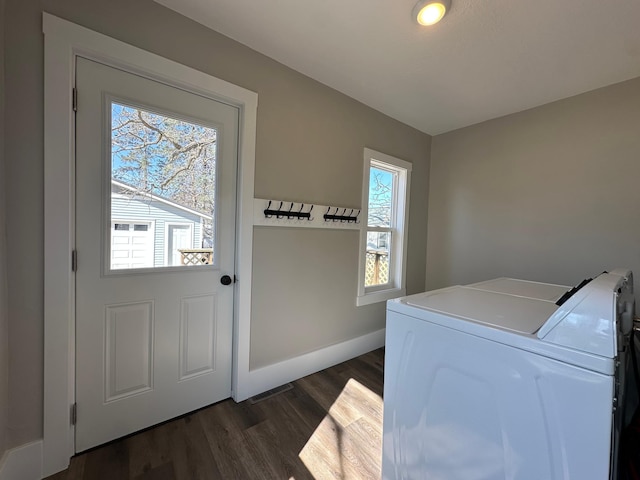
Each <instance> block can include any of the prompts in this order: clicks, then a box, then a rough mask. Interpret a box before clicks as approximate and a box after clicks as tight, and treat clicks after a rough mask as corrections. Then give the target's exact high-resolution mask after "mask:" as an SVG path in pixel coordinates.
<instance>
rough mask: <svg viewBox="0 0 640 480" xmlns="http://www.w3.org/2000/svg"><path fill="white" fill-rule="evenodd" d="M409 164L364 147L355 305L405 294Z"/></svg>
mask: <svg viewBox="0 0 640 480" xmlns="http://www.w3.org/2000/svg"><path fill="white" fill-rule="evenodd" d="M410 175H411V164H410V163H408V162H405V161H404V160H400V159H398V158H395V157H391V156H389V155H385V154H384V153H380V152H376V151H374V150H370V149H368V148H365V149H364V181H363V186H362V205H363V209H362V218H363V219H366V224H365V223H364V222H363V224H362V227H361V232H360V272H359V275H358V279H359V284H358V298H357V305H368V304H370V303H375V302H382V301H385V300H388V299H390V298H395V297H400V296H403V295H405V292H406V288H405V272H404V270H405V265H406V244H407V237H406V234H405V230H406V223H407V216H408V212H409V180H410Z"/></svg>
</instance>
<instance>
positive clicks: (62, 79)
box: [33, 12, 258, 476]
mask: <svg viewBox="0 0 640 480" xmlns="http://www.w3.org/2000/svg"><path fill="white" fill-rule="evenodd" d="M42 17H43V32H44V45H45V49H44V144H45V148H44V180H45V182H44V199H45V202H44V210H45V215H44V234H45V244H44V271H45V275H44V307H45V308H44V358H45V359H46V361H45V365H44V424H43V443H42V458H41V459H40V458H34V459H33V461H35V462H38V463H39V462H40V461H41V462H42V472H43V475H45V476H47V475H52V474H54V473H56V472H59V471H60V470H63V469H65V468H66V467H67V466H68V465H69V459H70V457H71V456H72V455H73V453H74V452H75V444H74V443H75V441H74V439H75V437H74V432H75V428H74V426H73V424H72V421H71V420H72V405H73V403H74V402H75V307H74V305H75V290H74V288H75V287H74V285H75V274H74V273H73V271H72V269H71V265H72V250H73V249H74V247H75V226H74V218H75V214H74V211H75V187H74V185H75V149H74V145H75V115H74V112H73V109H72V104H73V102H72V98H73V95H72V93H73V87H74V86H75V63H76V58H77V57H85V58H92V59H95V60H98V61H100V62H102V63H105V64H108V65H112V66H116V67H119V68H123V69H126V70H130V71H132V72H135V73H138V74H140V75H141V76H144V77H147V78H151V79H155V80H160V81H162V82H165V83H167V84H171V85H175V86H178V87H179V88H182V89H184V90H186V91H193V92H196V93H200V94H202V95H204V96H206V97H208V98H213V99H221V100H223V101H225V102H228V103H229V104H231V105H235V106H237V107H238V108H239V109H240V112H241V116H240V120H239V134H240V139H239V155H238V157H239V158H238V161H239V175H238V209H237V226H238V229H237V237H236V255H237V265H236V274H237V276H238V283H236V284H235V310H234V322H235V333H234V345H233V346H234V371H233V396H234V398H236V399H244V398H247V397H248V396H250V395H252V394H253V391H254V389H255V388H257V387H256V386H255V381H254V378H253V377H255V375H252V374H250V372H249V345H250V338H249V328H250V315H251V262H252V260H251V256H252V250H253V235H252V234H253V221H252V219H253V195H254V175H255V142H256V123H257V107H258V95H257V94H256V93H255V92H251V91H249V90H247V89H245V88H242V87H239V86H237V85H233V84H231V83H229V82H226V81H224V80H221V79H219V78H216V77H213V76H211V75H209V74H206V73H203V72H201V71H198V70H195V69H193V68H190V67H187V66H185V65H182V64H179V63H177V62H174V61H172V60H168V59H166V58H163V57H160V56H158V55H156V54H153V53H150V52H148V51H145V50H142V49H140V48H138V47H135V46H132V45H129V44H126V43H124V42H122V41H119V40H117V39H115V38H111V37H108V36H106V35H103V34H100V33H97V32H94V31H92V30H90V29H88V28H85V27H82V26H80V25H77V24H74V23H72V22H69V21H66V20H63V19H61V18H58V17H56V16H53V15H51V14H48V13H46V12H44V13H43V16H42ZM212 60H215V59H212Z"/></svg>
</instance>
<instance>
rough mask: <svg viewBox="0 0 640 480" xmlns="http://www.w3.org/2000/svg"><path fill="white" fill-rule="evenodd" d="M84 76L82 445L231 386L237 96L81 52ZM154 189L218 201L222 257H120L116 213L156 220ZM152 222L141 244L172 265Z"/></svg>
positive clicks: (218, 396)
mask: <svg viewBox="0 0 640 480" xmlns="http://www.w3.org/2000/svg"><path fill="white" fill-rule="evenodd" d="M76 82H77V84H76V86H77V90H78V110H77V114H76V139H77V140H76V142H77V145H76V202H75V204H76V249H77V254H78V263H77V272H76V401H77V424H76V451H78V452H79V451H83V450H86V449H88V448H91V447H93V446H96V445H99V444H102V443H105V442H107V441H110V440H112V439H115V438H118V437H121V436H124V435H127V434H129V433H131V432H135V431H137V430H140V429H143V428H146V427H149V426H151V425H154V424H157V423H159V422H162V421H165V420H168V419H170V418H173V417H176V416H178V415H181V414H184V413H187V412H189V411H192V410H195V409H197V408H200V407H203V406H205V405H209V404H211V403H214V402H217V401H219V400H222V399H224V398H228V397H229V396H230V395H231V354H232V314H233V286H222V285H221V281H220V279H221V276H223V275H230V276H233V266H234V242H235V238H234V235H235V198H236V196H235V185H236V167H237V141H238V133H237V125H238V110H237V109H236V108H235V107H231V106H229V105H226V104H223V103H220V102H217V101H214V100H211V99H209V98H204V97H202V96H199V95H197V94H194V93H189V92H186V91H185V90H182V89H179V88H175V87H171V86H168V85H165V84H162V83H160V82H156V81H152V80H149V79H146V78H143V77H140V76H138V75H134V74H131V73H126V72H124V71H121V70H118V69H115V68H111V67H108V66H105V65H102V64H100V63H96V62H93V61H90V60H85V59H79V60H78V62H77V75H76ZM112 180H114V181H115V180H117V181H118V185H124V187H122V189H121V191H114V192H113V193H112V188H111V183H112ZM125 187H126V188H125ZM111 195H119V196H120V197H119V198H122V195H127V196H128V197H127V198H128V199H129V200H127V201H126V202H120V201H119V202H117V204H116V203H113V205H114V207H113V209H112V208H111V205H112V202H111V198H112V197H111ZM114 198H115V197H114ZM158 199H162V200H163V201H162V202H160V203H163V204H167V201H168V202H169V203H171V204H174V205H179V206H184V207H187V208H190V209H192V210H196V211H203V212H205V211H206V212H207V213H208V214H209V215H211V217H212V218H213V220H212V221H211V222H209V224H208V225H203V229H205V230H206V232H205V233H206V234H207V235H208V236H209V237H210V238H212V239H213V262H212V263H213V264H211V265H208V264H203V265H195V266H178V267H175V266H162V267H148V266H147V267H140V266H139V265H136V264H135V262H133V263H130V264H128V265H124V266H121V265H113V264H112V263H111V252H112V248H113V247H114V246H115V245H111V242H112V240H113V238H114V237H113V236H112V224H113V223H117V222H118V216H120V215H126V216H129V217H130V218H136V219H140V221H139V222H138V221H136V222H129V223H128V224H129V227H130V228H132V226H133V228H134V229H135V225H145V224H147V225H154V224H157V223H158V222H157V221H156V219H155V218H156V217H158V218H160V216H162V215H166V214H167V212H166V211H161V209H160V208H158V204H159V202H158V201H157V200H158ZM165 200H166V201H165ZM122 203H124V204H125V205H124V207H121V204H122ZM112 210H118V211H117V212H114V211H112ZM145 222H147V223H145ZM214 227H215V228H214ZM153 230H154V232H153V237H151V236H150V235H152V233H149V229H147V230H146V232H145V233H144V235H142V237H144V239H145V241H144V242H143V244H144V245H143V246H144V247H145V248H146V249H147V250H146V251H145V252H138V253H137V254H138V255H141V256H143V257H144V256H145V255H146V256H147V257H149V256H155V261H154V263H153V265H165V262H164V261H163V260H162V259H161V258H159V257H158V256H160V255H163V254H164V249H165V241H164V239H163V238H159V236H158V234H159V230H160V229H159V228H155V229H153ZM163 230H164V229H163ZM140 233H141V234H142V233H143V232H142V230H141V231H140ZM145 235H146V236H145ZM134 237H135V235H129V236H128V238H130V239H132V238H134ZM142 237H141V238H142ZM136 238H137V237H136ZM145 258H146V257H145ZM225 283H226V282H225Z"/></svg>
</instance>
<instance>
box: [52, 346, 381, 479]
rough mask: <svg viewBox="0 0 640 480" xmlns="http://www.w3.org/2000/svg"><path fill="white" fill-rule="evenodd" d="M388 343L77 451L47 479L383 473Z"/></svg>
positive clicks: (357, 476)
mask: <svg viewBox="0 0 640 480" xmlns="http://www.w3.org/2000/svg"><path fill="white" fill-rule="evenodd" d="M383 359H384V351H383V350H382V349H379V350H376V351H373V352H370V353H368V354H366V355H363V356H361V357H358V358H355V359H353V360H350V361H348V362H345V363H342V364H340V365H337V366H335V367H332V368H329V369H327V370H323V371H322V372H319V373H316V374H314V375H310V376H308V377H305V378H302V379H300V380H298V381H296V382H294V383H293V385H294V388H293V389H292V390H289V391H287V392H284V393H280V394H279V395H277V396H275V397H272V398H269V399H266V400H263V401H261V402H259V403H256V404H255V405H251V404H250V403H249V402H242V403H235V402H234V401H233V400H225V401H223V402H220V403H217V404H215V405H212V406H211V407H207V408H205V409H202V410H199V411H197V412H195V413H192V414H190V415H187V416H184V417H181V418H179V419H176V420H173V421H171V422H167V423H165V424H162V425H160V426H157V427H155V428H152V429H149V430H146V431H144V432H141V433H138V434H136V435H132V436H129V437H127V438H124V439H122V440H118V441H115V442H112V443H109V444H107V445H105V446H102V447H100V448H97V449H94V450H91V451H89V452H87V453H84V454H81V455H78V456H76V457H74V458H72V459H71V464H70V466H69V468H68V469H67V470H65V471H63V472H60V473H58V474H56V475H53V476H51V477H48V479H49V480H100V479H109V480H120V479H123V480H124V479H136V480H150V479H153V480H178V479H185V480H197V479H225V480H234V479H241V480H259V479H268V480H277V479H284V480H293V479H294V480H304V479H315V480H320V479H379V478H380V461H381V449H382V398H381V397H382V380H383V363H384V360H383Z"/></svg>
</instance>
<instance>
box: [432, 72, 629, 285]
mask: <svg viewBox="0 0 640 480" xmlns="http://www.w3.org/2000/svg"><path fill="white" fill-rule="evenodd" d="M639 187H640V78H636V79H634V80H630V81H627V82H624V83H620V84H616V85H613V86H610V87H607V88H602V89H599V90H595V91H592V92H589V93H585V94H582V95H579V96H576V97H572V98H568V99H565V100H561V101H558V102H554V103H551V104H548V105H544V106H542V107H538V108H535V109H532V110H528V111H524V112H520V113H517V114H514V115H509V116H506V117H503V118H499V119H496V120H491V121H488V122H484V123H481V124H478V125H474V126H471V127H468V128H464V129H461V130H457V131H454V132H450V133H446V134H443V135H438V136H436V137H434V139H433V148H432V152H431V178H430V194H429V195H430V196H429V233H428V241H427V245H428V251H427V272H426V275H427V287H428V288H437V287H441V286H446V285H450V284H457V283H462V284H464V283H468V282H473V281H477V280H482V279H487V278H491V277H496V276H502V275H506V276H515V277H521V278H527V279H532V280H540V281H548V282H556V283H563V284H575V283H577V282H578V281H580V280H581V279H582V278H584V277H587V276H592V275H594V274H597V273H599V272H601V271H603V270H605V269H612V268H614V267H629V268H631V269H633V270H635V272H636V275H637V276H638V278H640V221H639V219H640V213H639V207H640V188H639Z"/></svg>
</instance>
